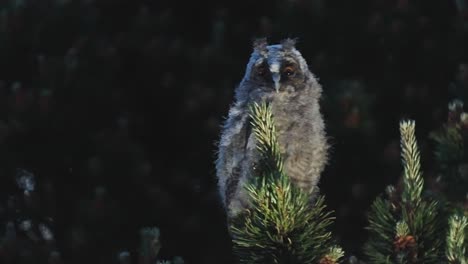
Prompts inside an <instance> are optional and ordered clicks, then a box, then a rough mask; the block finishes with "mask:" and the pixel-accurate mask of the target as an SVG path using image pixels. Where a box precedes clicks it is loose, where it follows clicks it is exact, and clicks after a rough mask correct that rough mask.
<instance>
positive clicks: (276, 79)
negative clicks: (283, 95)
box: [272, 73, 281, 93]
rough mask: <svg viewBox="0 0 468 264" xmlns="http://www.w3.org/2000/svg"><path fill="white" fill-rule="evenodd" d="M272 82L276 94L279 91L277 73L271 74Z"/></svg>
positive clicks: (278, 75) (278, 76)
mask: <svg viewBox="0 0 468 264" xmlns="http://www.w3.org/2000/svg"><path fill="white" fill-rule="evenodd" d="M272 77H273V82H274V84H275V90H276V92H277V93H278V92H279V89H280V77H281V76H280V74H279V73H273V76H272Z"/></svg>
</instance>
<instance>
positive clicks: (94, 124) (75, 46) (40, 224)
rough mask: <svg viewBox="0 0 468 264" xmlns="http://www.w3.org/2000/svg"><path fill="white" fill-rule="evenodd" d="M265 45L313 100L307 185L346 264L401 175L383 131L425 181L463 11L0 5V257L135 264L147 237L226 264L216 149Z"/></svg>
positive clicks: (303, 1) (377, 2) (454, 67)
mask: <svg viewBox="0 0 468 264" xmlns="http://www.w3.org/2000/svg"><path fill="white" fill-rule="evenodd" d="M264 36H266V37H268V40H269V42H270V43H276V42H279V41H280V40H281V39H283V38H286V37H293V38H296V37H297V38H298V44H297V48H298V49H299V50H300V51H301V53H302V54H303V56H304V57H305V58H306V60H307V62H308V64H309V65H310V69H311V71H312V72H314V73H315V74H316V76H317V77H318V78H319V79H320V82H321V84H322V85H323V87H324V97H323V100H322V110H323V113H324V115H325V120H326V124H327V131H328V136H329V138H330V142H331V144H332V150H331V154H330V161H329V165H328V166H327V168H326V171H325V173H324V174H323V176H322V179H321V182H320V187H321V190H322V192H323V194H325V195H326V201H327V204H328V208H329V209H331V210H334V211H335V216H336V218H337V219H336V222H335V224H334V229H333V231H334V234H335V236H336V238H337V240H338V241H339V243H340V244H341V245H342V246H343V247H344V249H345V251H346V253H347V254H348V255H356V256H361V255H362V253H361V246H362V243H363V242H364V241H365V239H366V232H365V230H364V226H365V225H366V211H367V209H368V208H369V205H370V203H371V202H372V200H373V199H374V198H375V197H376V196H377V195H378V194H379V193H381V192H383V190H384V188H385V186H386V185H388V184H394V183H396V181H397V180H398V177H399V176H400V157H399V134H398V122H399V120H400V119H401V118H413V119H415V120H416V124H417V133H418V140H419V144H420V145H421V150H422V154H423V165H424V171H425V172H426V175H428V176H427V177H430V176H431V173H433V171H434V170H433V168H432V167H431V159H432V151H433V149H431V143H430V141H429V140H428V139H427V135H428V133H429V132H430V131H431V130H433V129H435V128H437V127H440V126H441V124H442V123H443V122H444V121H445V120H446V116H447V110H446V109H447V103H448V100H449V99H450V98H452V97H460V98H464V96H465V94H466V93H467V89H468V64H467V62H468V1H466V0H444V1H439V0H361V1H345V0H327V1H325V0H282V1H280V0H275V1H271V0H270V1H264V0H259V1H249V0H237V1H204V2H202V1H181V0H172V1H155V0H153V1H151V0H1V1H0V238H1V243H0V259H4V260H6V261H7V262H6V263H119V258H122V256H126V255H127V253H129V254H130V256H131V257H130V258H131V259H132V260H133V263H137V262H136V261H137V259H138V254H139V253H138V252H139V250H138V249H139V247H140V236H139V234H140V233H139V232H140V229H141V228H143V227H147V226H157V227H159V228H160V231H161V244H162V248H161V251H160V256H161V258H162V259H171V258H172V257H174V256H182V257H183V258H184V260H185V261H186V263H204V264H209V263H231V261H232V257H231V250H230V247H231V244H230V239H229V236H228V234H227V230H226V223H225V216H224V212H223V210H222V208H221V206H220V202H219V199H218V197H217V190H216V180H215V173H214V160H215V157H216V154H215V150H216V141H217V140H218V138H219V132H220V126H221V124H222V122H223V120H224V117H225V116H226V115H227V111H228V109H229V106H230V104H231V103H232V101H233V91H234V88H235V86H236V85H237V84H238V82H239V81H240V80H241V78H242V76H243V74H244V71H245V66H246V63H247V61H248V58H249V55H250V52H251V44H252V40H253V39H254V38H255V37H264ZM51 236H52V237H51ZM45 248H46V250H45ZM51 251H53V254H51V253H50V252H51ZM46 252H49V253H46ZM121 263H122V262H121ZM140 263H142V262H140Z"/></svg>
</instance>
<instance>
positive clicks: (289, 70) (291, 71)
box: [283, 65, 295, 76]
mask: <svg viewBox="0 0 468 264" xmlns="http://www.w3.org/2000/svg"><path fill="white" fill-rule="evenodd" d="M294 73H295V69H294V67H293V66H291V65H289V66H286V67H284V69H283V74H284V75H286V76H292V75H294Z"/></svg>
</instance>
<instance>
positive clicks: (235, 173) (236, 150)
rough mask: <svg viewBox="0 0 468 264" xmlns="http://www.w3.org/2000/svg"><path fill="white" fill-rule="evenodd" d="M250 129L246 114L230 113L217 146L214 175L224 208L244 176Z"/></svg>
mask: <svg viewBox="0 0 468 264" xmlns="http://www.w3.org/2000/svg"><path fill="white" fill-rule="evenodd" d="M250 134H251V127H250V121H249V117H248V114H247V113H245V112H242V111H237V110H236V109H235V108H234V109H232V110H231V111H230V115H229V117H228V119H227V120H226V124H225V126H224V131H223V133H222V135H221V140H220V144H219V151H218V159H217V161H216V174H217V177H218V187H219V192H220V195H221V200H222V202H223V204H224V205H225V206H227V205H229V203H230V200H231V198H232V196H234V195H235V193H236V191H237V187H238V185H239V181H240V179H241V177H242V176H243V175H244V172H243V168H244V167H243V166H244V163H245V159H246V157H247V146H248V139H249V137H250Z"/></svg>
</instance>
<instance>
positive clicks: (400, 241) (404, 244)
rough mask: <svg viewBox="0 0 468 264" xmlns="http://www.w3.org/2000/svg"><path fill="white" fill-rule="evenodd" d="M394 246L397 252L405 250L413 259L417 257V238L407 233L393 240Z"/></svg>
mask: <svg viewBox="0 0 468 264" xmlns="http://www.w3.org/2000/svg"><path fill="white" fill-rule="evenodd" d="M393 246H394V250H395V253H399V252H402V251H405V252H406V253H407V254H408V256H409V257H410V258H411V259H412V260H416V259H417V254H418V252H417V249H416V247H417V244H416V239H415V238H414V237H413V236H411V235H407V236H401V237H396V239H395V241H394V242H393Z"/></svg>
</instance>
